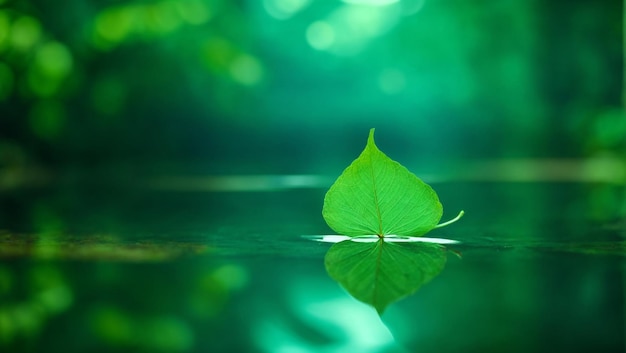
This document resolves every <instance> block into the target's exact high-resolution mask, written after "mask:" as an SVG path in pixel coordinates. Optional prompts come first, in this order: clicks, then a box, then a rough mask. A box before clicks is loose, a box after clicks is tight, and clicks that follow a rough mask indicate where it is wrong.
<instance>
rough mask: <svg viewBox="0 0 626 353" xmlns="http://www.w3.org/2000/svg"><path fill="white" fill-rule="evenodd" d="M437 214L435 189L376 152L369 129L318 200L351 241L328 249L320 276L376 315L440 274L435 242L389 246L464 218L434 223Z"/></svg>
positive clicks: (440, 254)
mask: <svg viewBox="0 0 626 353" xmlns="http://www.w3.org/2000/svg"><path fill="white" fill-rule="evenodd" d="M442 213H443V208H442V206H441V203H440V202H439V198H438V197H437V194H436V193H435V191H434V190H433V189H432V188H431V187H430V186H428V185H427V184H426V183H424V182H423V181H422V180H420V179H419V178H418V177H416V176H415V175H414V174H412V173H411V172H409V171H408V170H407V169H406V168H405V167H403V166H402V165H400V164H399V163H398V162H395V161H393V160H391V159H390V158H389V157H387V156H386V155H385V154H384V153H383V152H381V151H380V150H379V149H378V147H376V144H375V143H374V129H371V130H370V134H369V138H368V140H367V145H366V146H365V149H364V150H363V152H362V153H361V155H360V156H359V157H358V158H357V159H356V160H355V161H354V162H352V164H350V166H348V168H346V170H344V171H343V173H342V174H341V175H340V176H339V178H338V179H337V181H335V183H334V184H333V185H332V186H331V187H330V190H328V192H327V193H326V197H325V198H324V208H323V210H322V215H323V216H324V219H325V220H326V223H328V225H329V226H330V227H331V228H332V229H333V230H335V231H336V232H337V233H339V234H343V235H347V236H350V237H352V239H351V240H345V241H342V242H340V243H337V244H335V245H333V246H332V247H331V248H330V249H329V250H328V253H327V254H326V258H325V265H326V271H327V272H328V274H329V275H330V276H331V277H332V278H333V279H334V280H336V281H337V282H339V283H340V284H341V285H342V286H343V287H344V288H345V289H346V290H347V291H348V292H349V293H350V294H352V296H354V297H355V298H356V299H358V300H361V301H363V302H365V303H368V304H371V305H372V306H374V307H375V308H376V310H377V311H378V313H379V314H381V313H382V312H383V310H385V308H386V307H387V305H389V304H390V303H392V302H394V301H397V300H399V299H400V298H402V297H405V296H407V295H409V294H411V293H413V292H415V291H416V290H417V289H418V288H420V287H421V286H422V285H423V284H424V283H426V282H428V281H429V280H431V279H432V278H433V277H434V276H436V275H437V274H438V273H439V272H441V270H442V269H443V266H444V264H445V262H446V254H445V248H444V247H442V246H441V245H437V244H430V243H423V242H410V241H409V242H402V243H399V242H394V241H398V239H399V237H394V236H404V237H411V236H414V237H415V236H421V235H424V234H426V233H427V232H429V231H430V230H432V229H433V228H439V227H443V226H446V225H448V224H451V223H453V222H455V221H457V220H458V219H459V218H461V216H463V211H461V213H459V215H458V216H457V217H456V218H455V219H453V220H451V221H448V222H445V223H442V224H439V225H437V223H438V222H439V220H440V219H441V214H442ZM368 235H369V236H370V237H369V238H368V237H363V236H368ZM376 236H378V237H376ZM371 237H374V238H373V240H374V242H371V241H370V240H372V239H371ZM368 241H369V242H368Z"/></svg>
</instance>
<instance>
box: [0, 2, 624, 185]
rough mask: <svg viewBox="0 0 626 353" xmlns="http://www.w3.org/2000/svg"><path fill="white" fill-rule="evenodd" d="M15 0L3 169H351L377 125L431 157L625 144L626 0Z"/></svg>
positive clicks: (6, 38)
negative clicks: (625, 1)
mask: <svg viewBox="0 0 626 353" xmlns="http://www.w3.org/2000/svg"><path fill="white" fill-rule="evenodd" d="M0 6H1V7H0V104H1V105H0V107H1V108H0V117H1V118H0V137H1V144H0V163H1V165H2V166H15V165H19V164H23V163H26V164H29V163H33V164H37V165H44V166H53V167H76V166H79V167H90V168H91V167H103V166H107V167H110V168H121V167H123V166H126V167H129V168H141V167H145V166H146V165H150V164H152V165H153V166H154V167H156V165H160V166H163V168H166V169H167V168H172V167H174V166H175V165H182V164H187V165H188V164H189V163H195V164H196V165H198V166H199V167H200V168H202V169H203V170H204V171H206V172H209V173H217V174H222V173H223V174H228V173H305V172H308V173H326V172H329V171H332V173H333V174H334V168H333V169H330V167H329V166H333V167H337V166H341V165H343V164H342V163H343V161H344V160H345V158H349V157H351V156H353V154H354V151H358V148H359V147H360V142H361V141H362V140H363V136H364V134H366V132H367V129H368V128H371V127H377V128H379V130H380V131H381V132H380V137H379V138H380V139H387V140H388V141H389V143H388V145H389V146H390V147H388V148H387V151H388V153H389V154H391V155H396V156H398V154H400V156H402V155H404V154H406V151H411V153H409V155H411V156H415V155H417V156H418V157H415V158H420V160H426V162H427V163H425V164H429V163H437V161H438V160H441V159H467V158H501V157H587V156H591V155H595V154H606V153H615V152H616V151H619V153H623V151H624V149H625V142H624V138H623V136H624V134H626V119H624V116H623V113H622V108H621V82H622V69H621V66H622V44H621V43H622V29H621V28H622V26H621V24H622V17H621V8H622V5H621V3H620V2H619V1H603V2H602V3H598V2H596V1H591V0H577V1H570V2H568V3H567V4H563V3H561V2H541V1H521V0H505V1H489V0H486V1H485V0H481V1H454V0H445V1H427V0H396V1H393V0H351V1H343V2H341V1H329V2H323V3H321V2H313V1H310V0H263V1H220V0H179V1H174V0H171V1H170V0H163V1H125V2H119V1H90V2H85V1H68V2H65V3H64V4H63V6H59V5H58V4H55V3H51V2H49V1H10V0H3V1H2V2H1V4H0ZM385 136H387V137H385ZM622 155H623V154H622ZM113 165H115V166H113Z"/></svg>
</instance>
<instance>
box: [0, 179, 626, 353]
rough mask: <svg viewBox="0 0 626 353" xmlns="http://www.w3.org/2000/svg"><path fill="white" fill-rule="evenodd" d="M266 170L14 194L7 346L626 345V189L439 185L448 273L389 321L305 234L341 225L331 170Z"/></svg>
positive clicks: (0, 315) (0, 275)
mask: <svg viewBox="0 0 626 353" xmlns="http://www.w3.org/2000/svg"><path fill="white" fill-rule="evenodd" d="M261 179H262V178H261ZM263 180H264V179H262V180H261V181H263ZM268 180H269V181H270V182H269V183H265V184H263V183H261V184H259V185H261V186H258V185H257V184H258V183H257V184H255V185H257V186H258V187H251V188H238V187H237V185H240V184H241V183H239V184H238V181H237V180H235V181H234V182H233V183H231V184H228V183H226V184H228V185H231V186H232V187H221V188H219V187H218V188H215V187H212V186H214V185H215V182H214V181H208V182H206V183H198V184H196V185H195V186H193V187H190V188H187V189H184V188H178V187H175V186H176V183H161V182H156V183H147V184H148V186H146V187H136V185H134V186H132V187H119V186H117V187H116V186H111V185H108V186H106V187H103V186H102V185H83V186H81V187H76V186H72V185H66V186H59V187H41V188H32V189H20V190H9V191H5V192H3V194H1V196H2V198H1V199H0V200H1V207H2V209H1V211H2V215H1V216H0V230H1V231H0V351H2V352H87V351H89V352H260V353H261V352H279V353H282V352H284V353H292V352H293V353H300V352H302V353H305V352H329V353H330V352H589V351H594V352H623V351H624V349H625V347H626V346H625V343H624V333H625V326H624V318H625V307H624V300H625V293H624V281H625V280H626V277H625V276H624V270H623V268H624V255H625V254H626V243H625V242H624V241H625V239H624V237H625V236H626V220H624V219H623V218H620V217H617V216H615V214H616V212H615V210H616V209H617V208H618V207H619V205H620V202H622V201H623V197H624V196H625V194H624V190H623V186H619V185H611V184H606V183H605V184H601V183H578V182H562V183H558V182H555V183H546V182H455V183H452V182H447V183H446V182H441V183H434V184H432V186H433V187H434V189H435V190H436V191H437V192H438V194H439V197H440V199H441V201H442V203H443V205H444V216H443V219H444V220H447V219H450V218H453V217H454V216H455V215H456V214H457V213H458V211H460V210H461V209H463V210H465V217H464V218H463V219H461V220H460V221H459V222H457V223H455V224H453V225H451V226H449V227H446V228H442V229H437V230H434V231H433V232H432V233H429V234H428V236H432V237H437V238H445V239H453V240H457V241H459V242H460V243H459V244H452V245H447V248H448V250H449V251H448V260H447V263H446V266H445V268H444V270H443V271H442V272H441V274H440V275H439V276H437V277H435V278H434V279H433V280H432V281H431V282H429V283H427V284H426V285H425V286H423V287H422V288H421V289H420V290H419V291H418V292H417V293H415V294H414V295H412V296H410V297H408V298H405V299H403V300H401V301H399V302H397V303H395V304H392V305H391V306H390V307H389V308H388V309H387V311H385V313H384V314H383V315H382V317H381V318H379V316H378V315H377V313H376V311H375V310H374V309H373V308H371V307H369V306H367V305H365V304H363V303H361V302H359V301H357V300H355V299H353V298H352V297H351V296H350V295H349V294H347V293H346V292H345V291H344V290H343V289H342V288H341V287H340V286H339V284H337V283H336V282H334V281H333V280H332V279H331V278H330V277H329V276H328V275H327V274H326V271H325V268H324V255H325V253H326V251H327V250H328V248H329V247H330V246H331V244H328V243H322V242H315V241H312V240H310V239H309V238H307V237H306V236H310V235H324V234H332V233H331V230H330V229H329V228H328V227H327V226H326V225H325V223H324V220H323V219H322V216H321V208H322V203H323V197H324V193H325V191H326V189H327V186H328V185H329V181H328V180H326V179H319V178H318V179H316V178H312V179H306V178H304V179H302V178H300V179H297V182H294V183H291V184H290V183H287V184H285V182H284V181H285V180H284V179H280V180H282V181H281V182H275V180H274V179H272V178H269V179H268ZM272 180H274V182H272ZM240 181H241V180H240ZM247 181H249V180H247ZM257 181H258V180H257ZM265 181H267V180H265ZM292 181H293V180H292ZM243 182H244V183H245V182H246V180H244V181H243ZM330 182H332V180H331V181H330ZM218 184H219V185H222V186H223V185H226V184H224V183H221V184H220V183H218ZM185 185H188V183H187V184H185ZM207 185H208V187H206V186H207ZM233 185H234V186H233Z"/></svg>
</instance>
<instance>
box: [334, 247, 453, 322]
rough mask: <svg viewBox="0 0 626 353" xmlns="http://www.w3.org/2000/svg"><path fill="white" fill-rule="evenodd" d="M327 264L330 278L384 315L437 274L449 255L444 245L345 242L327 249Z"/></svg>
mask: <svg viewBox="0 0 626 353" xmlns="http://www.w3.org/2000/svg"><path fill="white" fill-rule="evenodd" d="M324 263H325V266H326V271H327V272H328V274H329V275H330V277H332V278H333V279H334V280H335V281H337V282H339V283H340V284H341V285H342V286H343V287H344V288H345V289H346V290H347V291H348V292H349V293H350V294H351V295H352V296H353V297H355V298H356V299H358V300H360V301H362V302H365V303H368V304H370V305H372V306H373V307H374V308H376V311H378V313H379V314H382V313H383V311H384V310H385V308H386V307H387V306H388V305H389V304H391V303H393V302H395V301H397V300H399V299H401V298H403V297H405V296H408V295H410V294H411V293H413V292H415V291H417V290H418V289H419V288H420V287H421V286H422V285H423V284H425V283H426V282H428V281H430V280H431V279H432V278H433V277H435V276H436V275H438V274H439V273H440V272H441V271H442V270H443V267H444V265H445V263H446V252H445V248H444V247H443V246H441V245H438V244H431V243H421V242H416V243H393V242H387V241H385V240H384V239H382V238H380V239H378V240H377V241H376V242H368V243H362V242H355V241H351V240H346V241H342V242H340V243H337V244H334V245H333V246H332V247H331V248H330V249H329V250H328V252H327V253H326V258H325V260H324Z"/></svg>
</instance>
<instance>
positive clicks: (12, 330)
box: [0, 265, 74, 347]
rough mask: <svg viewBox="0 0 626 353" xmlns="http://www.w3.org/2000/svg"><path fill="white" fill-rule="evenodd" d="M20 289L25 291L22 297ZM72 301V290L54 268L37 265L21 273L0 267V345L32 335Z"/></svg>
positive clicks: (36, 333) (32, 336) (29, 338)
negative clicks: (25, 294) (24, 295)
mask: <svg viewBox="0 0 626 353" xmlns="http://www.w3.org/2000/svg"><path fill="white" fill-rule="evenodd" d="M22 292H26V293H28V295H27V296H26V297H25V299H24V298H22V296H21V293H22ZM73 300H74V298H73V293H72V290H71V289H70V287H69V286H68V284H67V283H66V279H65V278H64V276H63V275H62V273H61V272H60V271H59V270H58V269H57V268H56V267H53V266H47V265H38V266H33V267H32V268H29V269H28V270H27V271H24V272H22V271H14V270H12V269H9V268H7V267H0V347H1V346H3V345H8V346H9V347H10V345H11V344H12V343H14V342H15V341H21V340H31V339H33V338H35V337H36V336H37V335H38V334H39V333H40V332H41V331H43V330H44V328H45V325H46V322H47V321H48V320H49V319H51V318H52V317H53V316H56V315H59V314H61V313H63V312H65V311H66V310H68V309H69V308H70V306H71V305H72V303H73Z"/></svg>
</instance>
